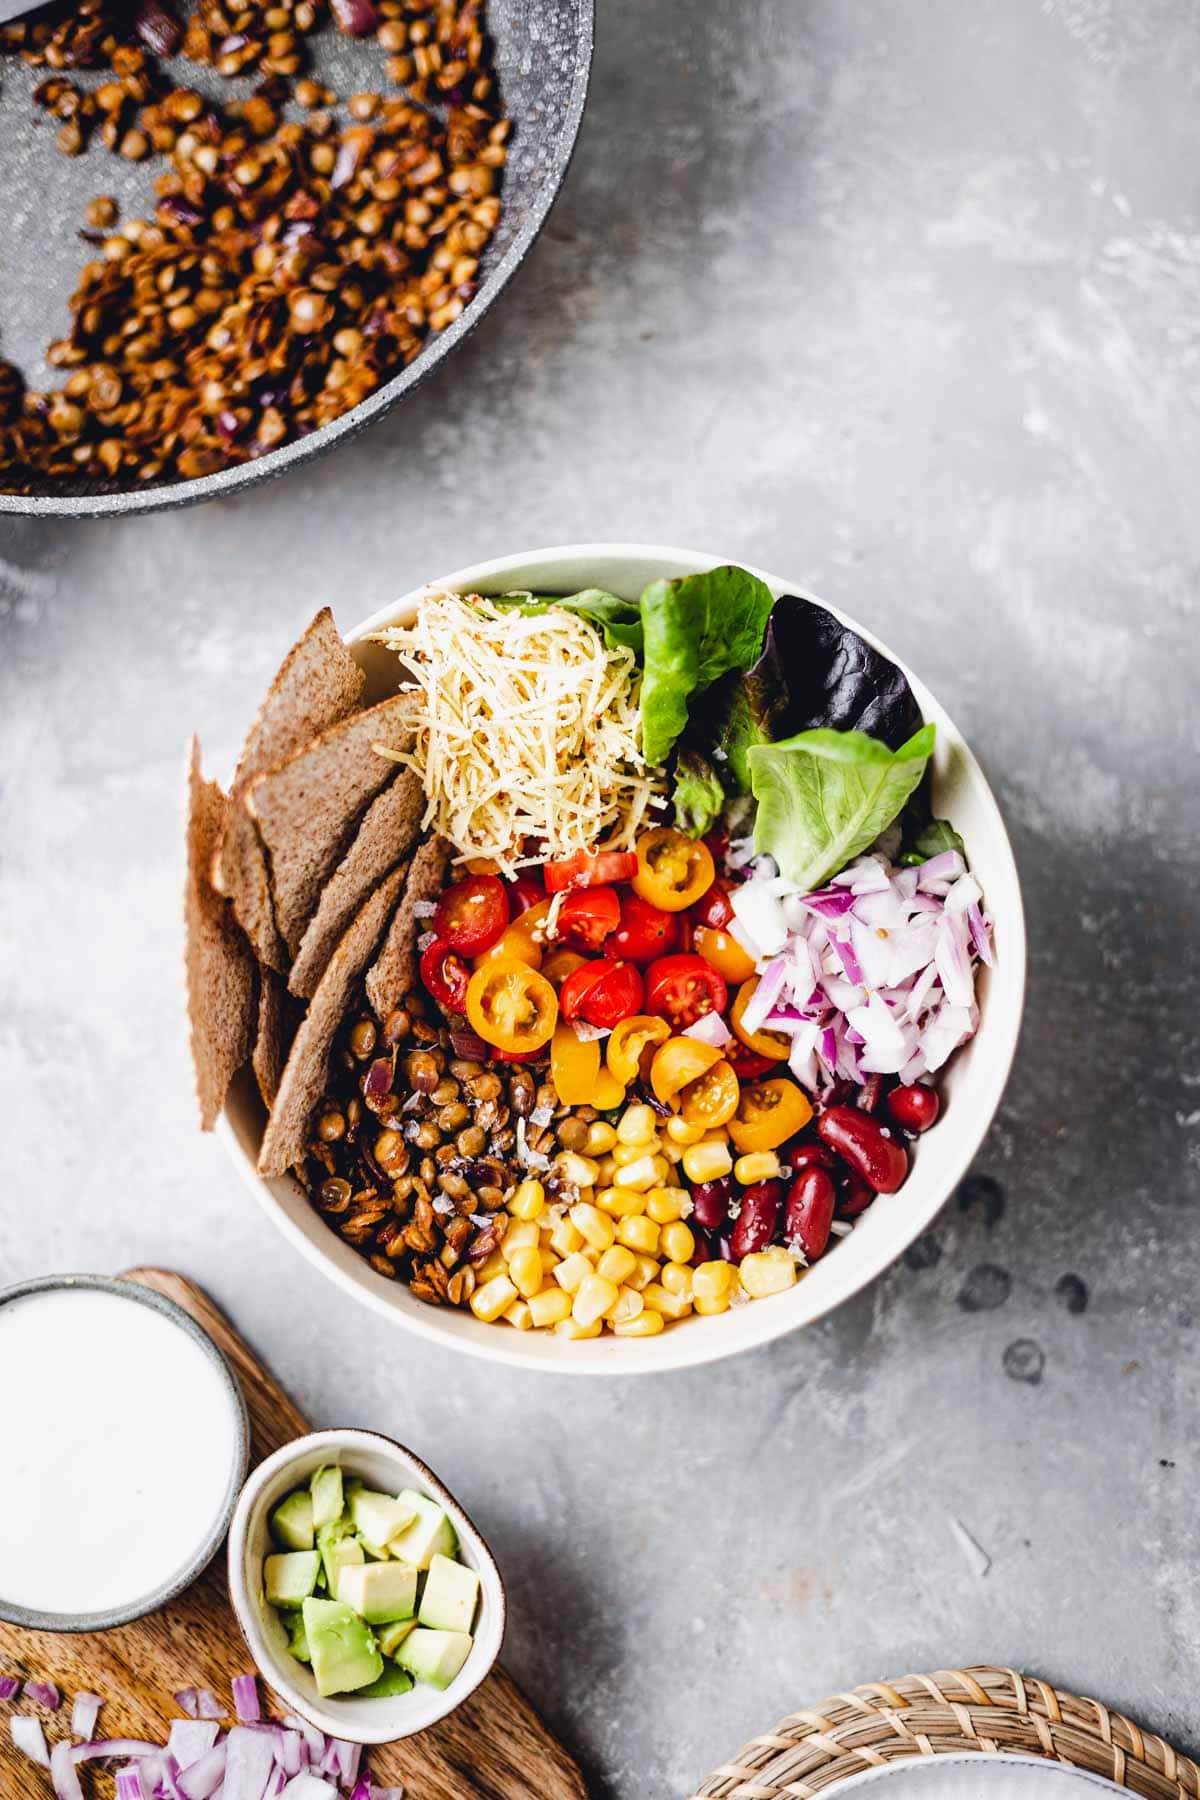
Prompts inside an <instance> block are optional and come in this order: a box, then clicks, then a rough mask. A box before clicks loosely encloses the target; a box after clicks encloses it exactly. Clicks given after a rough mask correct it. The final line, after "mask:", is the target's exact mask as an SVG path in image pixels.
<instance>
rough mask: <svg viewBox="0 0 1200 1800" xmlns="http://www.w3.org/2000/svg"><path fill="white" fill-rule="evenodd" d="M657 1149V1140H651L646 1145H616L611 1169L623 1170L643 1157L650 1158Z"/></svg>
mask: <svg viewBox="0 0 1200 1800" xmlns="http://www.w3.org/2000/svg"><path fill="white" fill-rule="evenodd" d="M657 1149H658V1140H657V1138H651V1140H650V1142H649V1143H648V1144H618V1145H617V1146H616V1148H615V1149H614V1150H613V1153H612V1161H613V1167H614V1168H616V1169H623V1168H625V1167H626V1166H627V1165H628V1164H629V1163H635V1162H640V1161H641V1159H642V1157H643V1156H651V1155H653V1154H654V1152H655V1151H656V1150H657Z"/></svg>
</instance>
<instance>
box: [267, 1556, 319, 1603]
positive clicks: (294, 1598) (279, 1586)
mask: <svg viewBox="0 0 1200 1800" xmlns="http://www.w3.org/2000/svg"><path fill="white" fill-rule="evenodd" d="M320 1573H321V1558H320V1555H319V1554H318V1552H317V1551H316V1550H287V1551H284V1552H283V1554H282V1555H280V1556H268V1557H267V1558H266V1560H265V1561H264V1563H263V1583H264V1586H265V1587H266V1592H267V1599H268V1600H269V1601H270V1602H271V1605H272V1606H299V1604H300V1602H301V1601H302V1600H307V1599H308V1596H309V1595H310V1594H311V1593H312V1591H313V1589H314V1588H315V1587H316V1585H317V1576H318V1575H319V1574H320Z"/></svg>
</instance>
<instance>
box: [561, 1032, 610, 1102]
mask: <svg viewBox="0 0 1200 1800" xmlns="http://www.w3.org/2000/svg"><path fill="white" fill-rule="evenodd" d="M599 1073H600V1040H599V1038H588V1039H586V1040H585V1039H583V1038H577V1037H576V1036H575V1027H574V1026H573V1025H568V1024H566V1023H564V1024H561V1025H557V1026H556V1027H555V1030H554V1036H553V1037H552V1038H551V1040H550V1079H551V1081H552V1082H553V1083H554V1091H555V1093H556V1094H557V1095H558V1097H559V1100H560V1101H561V1102H562V1104H563V1105H564V1106H588V1105H592V1106H594V1105H595V1101H594V1100H593V1099H592V1095H593V1094H594V1093H595V1091H596V1078H597V1076H598V1075H599Z"/></svg>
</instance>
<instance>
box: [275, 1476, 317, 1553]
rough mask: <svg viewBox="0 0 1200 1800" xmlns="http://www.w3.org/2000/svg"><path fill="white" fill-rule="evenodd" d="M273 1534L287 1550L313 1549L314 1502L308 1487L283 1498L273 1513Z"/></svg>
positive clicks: (298, 1489) (277, 1541)
mask: <svg viewBox="0 0 1200 1800" xmlns="http://www.w3.org/2000/svg"><path fill="white" fill-rule="evenodd" d="M270 1524H271V1536H272V1537H273V1538H274V1539H275V1542H276V1543H277V1544H282V1545H283V1548H284V1549H285V1550H311V1549H312V1547H313V1531H314V1526H313V1503H312V1495H311V1493H310V1492H309V1491H308V1489H307V1488H297V1489H296V1492H295V1493H294V1494H289V1495H288V1497H287V1499H286V1500H281V1501H280V1502H279V1505H278V1506H277V1507H276V1508H275V1511H274V1512H273V1513H272V1514H271V1519H270Z"/></svg>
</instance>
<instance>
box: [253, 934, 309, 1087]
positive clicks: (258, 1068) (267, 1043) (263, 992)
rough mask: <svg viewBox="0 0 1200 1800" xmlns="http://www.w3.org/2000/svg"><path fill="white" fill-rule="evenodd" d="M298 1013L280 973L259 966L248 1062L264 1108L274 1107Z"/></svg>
mask: <svg viewBox="0 0 1200 1800" xmlns="http://www.w3.org/2000/svg"><path fill="white" fill-rule="evenodd" d="M299 1016H300V1013H299V1007H298V1005H297V1002H296V1001H294V1000H293V999H292V997H291V995H290V994H289V993H288V991H287V988H286V987H285V985H284V981H283V977H282V975H277V974H276V973H275V971H274V970H273V969H262V970H261V971H260V978H259V984H258V1026H257V1030H256V1032H255V1037H254V1052H253V1055H252V1056H251V1058H250V1061H251V1065H252V1067H253V1069H254V1079H255V1081H257V1083H258V1091H259V1093H260V1094H261V1095H262V1097H263V1104H264V1106H266V1108H267V1109H268V1111H269V1110H270V1108H271V1107H272V1106H274V1104H275V1096H276V1094H277V1093H278V1092H279V1083H280V1080H281V1079H282V1076H283V1067H284V1064H285V1063H286V1061H287V1055H288V1050H289V1048H290V1046H291V1042H292V1039H293V1037H294V1036H295V1035H296V1024H297V1021H298V1019H299Z"/></svg>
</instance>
